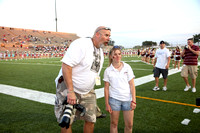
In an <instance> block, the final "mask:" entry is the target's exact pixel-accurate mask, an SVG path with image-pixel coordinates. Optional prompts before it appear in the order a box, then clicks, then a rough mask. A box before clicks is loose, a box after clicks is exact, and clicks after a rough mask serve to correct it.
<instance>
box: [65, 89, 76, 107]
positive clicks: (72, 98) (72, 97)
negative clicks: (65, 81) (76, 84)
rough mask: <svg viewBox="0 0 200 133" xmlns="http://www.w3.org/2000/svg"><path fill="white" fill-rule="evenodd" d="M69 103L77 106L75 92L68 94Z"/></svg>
mask: <svg viewBox="0 0 200 133" xmlns="http://www.w3.org/2000/svg"><path fill="white" fill-rule="evenodd" d="M67 103H69V104H71V105H74V104H76V95H75V93H74V92H69V93H67Z"/></svg>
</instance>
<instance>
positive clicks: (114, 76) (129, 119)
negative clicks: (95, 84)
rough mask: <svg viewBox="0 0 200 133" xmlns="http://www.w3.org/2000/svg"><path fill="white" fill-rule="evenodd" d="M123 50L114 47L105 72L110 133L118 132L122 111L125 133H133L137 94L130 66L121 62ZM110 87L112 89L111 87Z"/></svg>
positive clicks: (105, 91)
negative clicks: (121, 112)
mask: <svg viewBox="0 0 200 133" xmlns="http://www.w3.org/2000/svg"><path fill="white" fill-rule="evenodd" d="M121 58H122V56H121V49H120V47H118V46H114V47H113V48H112V49H111V51H110V53H109V63H110V66H109V67H108V68H107V69H106V70H105V72H104V79H103V80H104V84H105V87H104V94H105V104H106V110H107V111H108V112H109V113H110V132H111V133H117V132H118V120H119V115H120V111H121V110H122V111H123V116H124V123H125V128H124V132H125V133H132V127H133V116H134V111H133V110H134V109H135V108H136V94H135V85H134V79H133V78H134V77H135V76H134V74H133V71H132V68H131V67H130V65H128V64H127V63H125V62H122V61H121ZM109 86H110V87H109Z"/></svg>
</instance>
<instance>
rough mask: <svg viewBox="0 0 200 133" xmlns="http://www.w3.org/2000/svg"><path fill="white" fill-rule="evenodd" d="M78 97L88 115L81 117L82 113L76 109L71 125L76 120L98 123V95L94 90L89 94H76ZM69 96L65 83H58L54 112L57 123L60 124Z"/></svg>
mask: <svg viewBox="0 0 200 133" xmlns="http://www.w3.org/2000/svg"><path fill="white" fill-rule="evenodd" d="M75 94H76V97H77V101H78V104H81V105H83V106H84V107H85V108H86V113H85V115H84V116H82V117H81V116H80V112H79V111H76V109H74V110H73V112H72V116H71V120H70V125H71V124H72V123H73V121H74V119H76V120H77V119H81V120H84V121H87V122H93V123H95V122H96V94H95V91H94V89H92V90H91V91H90V92H89V93H87V94H78V93H75ZM66 96H67V88H66V86H65V84H64V82H61V83H58V86H57V89H56V99H55V107H54V112H55V116H56V118H57V121H58V122H60V120H61V118H62V116H63V113H64V109H65V106H64V105H62V103H63V101H64V99H65V97H66Z"/></svg>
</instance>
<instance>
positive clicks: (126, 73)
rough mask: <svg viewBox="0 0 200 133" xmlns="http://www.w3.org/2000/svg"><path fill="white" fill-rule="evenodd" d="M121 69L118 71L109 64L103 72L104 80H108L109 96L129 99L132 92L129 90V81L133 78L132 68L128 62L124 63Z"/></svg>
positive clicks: (123, 99)
mask: <svg viewBox="0 0 200 133" xmlns="http://www.w3.org/2000/svg"><path fill="white" fill-rule="evenodd" d="M122 63H123V64H124V66H123V68H122V69H121V71H118V70H117V69H115V68H114V67H113V65H112V64H111V65H110V66H109V67H108V68H106V70H105V72H104V79H103V80H104V81H106V82H109V84H110V87H109V97H112V98H115V99H117V100H120V101H131V100H132V94H131V91H130V85H129V81H130V80H131V79H132V78H135V75H134V74H133V71H132V68H131V67H130V65H129V64H127V63H124V62H122Z"/></svg>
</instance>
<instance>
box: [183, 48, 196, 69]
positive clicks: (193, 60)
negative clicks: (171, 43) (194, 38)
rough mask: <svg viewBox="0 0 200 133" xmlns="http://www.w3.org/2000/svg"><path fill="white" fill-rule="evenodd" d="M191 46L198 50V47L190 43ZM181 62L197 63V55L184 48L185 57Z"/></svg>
mask: <svg viewBox="0 0 200 133" xmlns="http://www.w3.org/2000/svg"><path fill="white" fill-rule="evenodd" d="M191 48H192V49H193V50H195V51H199V47H198V46H196V45H192V46H191ZM183 64H185V65H197V64H198V55H196V54H194V53H192V52H191V51H190V50H189V49H185V58H184V62H183Z"/></svg>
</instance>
